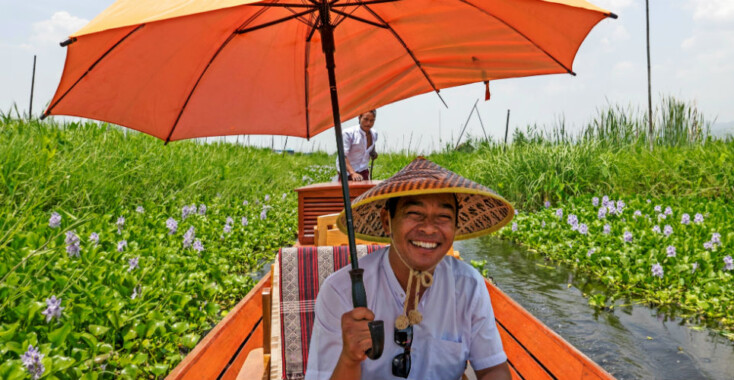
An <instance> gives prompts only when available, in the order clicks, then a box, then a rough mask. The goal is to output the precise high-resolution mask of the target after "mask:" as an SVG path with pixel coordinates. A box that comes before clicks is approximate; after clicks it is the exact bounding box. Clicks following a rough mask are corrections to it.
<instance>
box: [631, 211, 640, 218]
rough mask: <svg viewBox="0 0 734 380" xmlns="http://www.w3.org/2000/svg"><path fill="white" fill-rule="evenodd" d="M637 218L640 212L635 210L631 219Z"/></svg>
mask: <svg viewBox="0 0 734 380" xmlns="http://www.w3.org/2000/svg"><path fill="white" fill-rule="evenodd" d="M638 216H642V211H640V210H635V212H634V214H632V218H633V219H637V217H638Z"/></svg>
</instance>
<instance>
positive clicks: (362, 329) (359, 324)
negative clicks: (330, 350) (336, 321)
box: [331, 307, 375, 380]
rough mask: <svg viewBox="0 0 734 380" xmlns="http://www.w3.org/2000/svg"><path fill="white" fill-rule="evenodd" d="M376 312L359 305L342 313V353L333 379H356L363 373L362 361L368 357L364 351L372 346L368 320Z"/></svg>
mask: <svg viewBox="0 0 734 380" xmlns="http://www.w3.org/2000/svg"><path fill="white" fill-rule="evenodd" d="M374 319H375V314H373V313H372V311H370V309H368V308H366V307H357V308H354V310H352V311H349V312H346V313H344V314H343V315H342V353H341V355H340V356H339V361H337V362H336V368H334V373H332V374H331V380H341V379H344V380H354V379H359V378H360V376H361V374H362V367H361V365H360V364H361V363H362V361H363V360H365V359H367V355H366V354H365V353H364V352H365V351H367V350H368V349H370V348H372V338H371V337H370V330H369V328H368V327H367V322H370V321H372V320H374Z"/></svg>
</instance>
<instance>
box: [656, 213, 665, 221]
mask: <svg viewBox="0 0 734 380" xmlns="http://www.w3.org/2000/svg"><path fill="white" fill-rule="evenodd" d="M665 219H667V216H666V215H665V214H658V222H659V221H661V220H665Z"/></svg>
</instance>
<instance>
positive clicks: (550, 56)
mask: <svg viewBox="0 0 734 380" xmlns="http://www.w3.org/2000/svg"><path fill="white" fill-rule="evenodd" d="M458 1H459V2H462V3H464V4H466V5H469V6H471V7H473V8H476V9H477V10H479V11H480V12H482V13H484V14H486V15H487V16H489V17H492V18H493V19H495V20H497V21H499V22H501V23H503V24H505V26H507V27H508V28H510V29H512V30H514V31H515V33H517V34H519V35H520V36H522V38H524V39H526V40H527V41H528V42H530V43H531V44H533V46H535V47H536V48H537V49H538V50H540V51H542V52H543V54H545V55H547V56H548V57H549V58H550V59H552V60H553V61H554V62H555V63H557V64H558V66H561V67H562V68H563V69H564V70H566V72H567V73H569V74H571V75H573V76H576V73H575V72H573V70H571V69H570V68H568V67H566V65H564V64H563V63H561V61H559V60H558V59H556V57H554V56H553V55H552V54H550V53H548V52H547V51H546V50H545V49H543V48H542V47H540V46H539V45H538V44H537V43H535V41H533V40H532V39H531V38H530V37H528V36H526V35H525V34H523V33H522V32H521V31H519V30H518V29H517V28H515V27H514V26H512V25H510V24H509V23H508V22H506V21H505V20H503V19H501V18H499V17H497V16H496V15H493V14H492V13H489V12H487V11H486V10H484V9H482V8H480V7H478V6H476V5H475V4H472V3H471V2H469V0H458Z"/></svg>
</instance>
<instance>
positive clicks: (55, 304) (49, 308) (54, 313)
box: [41, 296, 64, 322]
mask: <svg viewBox="0 0 734 380" xmlns="http://www.w3.org/2000/svg"><path fill="white" fill-rule="evenodd" d="M61 310H64V308H63V307H61V298H56V296H51V298H46V310H44V311H43V312H41V314H43V315H45V316H46V322H50V321H51V319H53V317H56V318H59V319H60V318H61Z"/></svg>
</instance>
